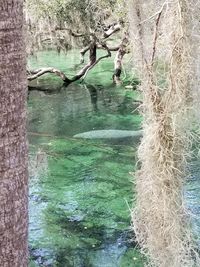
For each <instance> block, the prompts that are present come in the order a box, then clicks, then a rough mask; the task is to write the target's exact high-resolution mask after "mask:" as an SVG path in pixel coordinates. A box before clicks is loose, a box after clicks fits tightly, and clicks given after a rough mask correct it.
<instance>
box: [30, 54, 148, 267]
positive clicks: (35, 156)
mask: <svg viewBox="0 0 200 267" xmlns="http://www.w3.org/2000/svg"><path fill="white" fill-rule="evenodd" d="M75 53H76V52H75ZM69 59H70V61H69ZM78 60H79V58H78V56H77V53H76V56H75V54H74V52H73V51H72V52H70V53H69V54H68V55H66V56H65V55H60V56H59V55H57V54H56V53H53V52H45V53H42V54H40V55H39V56H38V61H37V60H36V59H35V58H32V59H31V60H30V64H31V65H32V66H34V67H39V66H45V65H50V66H55V67H58V68H60V69H62V70H63V71H65V72H66V73H73V72H75V71H76V70H74V69H73V65H74V64H77V63H78ZM66 62H67V64H66ZM66 65H68V67H67V69H65V67H66ZM112 67H113V63H112V60H109V61H108V62H102V64H100V65H99V66H98V67H97V68H95V69H94V70H93V71H92V73H90V74H89V75H88V77H87V84H80V83H76V84H71V85H70V86H69V87H67V88H61V83H60V81H59V80H58V79H57V78H55V77H53V76H49V75H47V76H46V77H44V78H42V79H40V80H39V81H37V82H34V85H35V86H38V87H42V88H43V89H45V88H46V89H54V90H55V89H56V91H54V92H52V91H51V92H48V93H47V92H39V91H31V92H30V94H29V99H28V110H29V126H28V128H29V144H30V149H29V150H30V205H29V207H30V208H29V209H30V230H29V243H30V254H31V263H30V266H59V267H72V266H74V267H117V266H119V267H128V266H130V267H132V266H134V267H141V266H143V263H142V258H141V256H140V254H139V253H138V251H137V249H135V246H134V245H135V244H134V242H133V234H132V232H131V228H130V211H129V208H130V207H131V206H132V199H133V197H134V196H133V190H132V189H133V188H132V187H133V183H132V180H133V177H132V176H131V175H130V172H133V171H134V166H135V151H136V148H137V143H138V140H134V139H131V138H128V139H117V140H112V139H110V140H98V141H97V140H80V139H75V138H73V135H75V134H78V133H81V132H85V131H90V130H97V129H98V130H100V129H119V130H123V129H125V130H136V129H139V128H140V123H141V117H140V116H139V115H138V113H137V112H136V111H135V112H134V110H135V108H136V106H135V105H134V104H133V100H134V99H136V98H137V97H138V96H137V94H136V93H135V92H134V91H131V90H125V89H124V88H120V87H119V88H116V87H115V86H113V84H112V79H111V78H112V73H111V71H112ZM103 70H104V71H103ZM106 70H108V71H106ZM105 77H106V78H105ZM57 89H59V90H57Z"/></svg>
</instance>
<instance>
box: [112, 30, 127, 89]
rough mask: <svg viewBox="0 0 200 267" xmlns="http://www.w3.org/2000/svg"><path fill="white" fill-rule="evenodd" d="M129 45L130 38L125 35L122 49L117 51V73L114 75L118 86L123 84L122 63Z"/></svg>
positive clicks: (121, 45)
mask: <svg viewBox="0 0 200 267" xmlns="http://www.w3.org/2000/svg"><path fill="white" fill-rule="evenodd" d="M127 45H128V38H127V35H125V37H124V38H123V40H122V42H121V44H120V47H119V49H118V51H117V54H116V57H115V61H114V64H115V72H114V74H113V82H114V83H115V84H117V85H120V84H121V78H120V76H121V73H122V61H123V57H124V55H125V54H126V47H127Z"/></svg>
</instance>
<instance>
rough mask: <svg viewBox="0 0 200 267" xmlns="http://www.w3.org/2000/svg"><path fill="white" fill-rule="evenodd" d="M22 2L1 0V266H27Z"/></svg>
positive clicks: (19, 0)
mask: <svg viewBox="0 0 200 267" xmlns="http://www.w3.org/2000/svg"><path fill="white" fill-rule="evenodd" d="M22 9H23V0H15V1H13V0H0V266H1V267H27V266H28V262H27V255H28V253H27V251H28V246H27V226H28V219H27V217H28V216H27V214H28V213H27V210H28V209H27V202H28V198H27V192H28V190H27V146H26V134H25V132H26V128H25V124H26V112H25V102H26V87H27V84H26V71H25V69H26V68H25V65H26V64H25V46H24V38H23V32H22V28H23V27H22V25H23V11H22Z"/></svg>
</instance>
